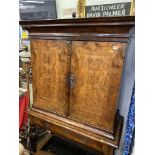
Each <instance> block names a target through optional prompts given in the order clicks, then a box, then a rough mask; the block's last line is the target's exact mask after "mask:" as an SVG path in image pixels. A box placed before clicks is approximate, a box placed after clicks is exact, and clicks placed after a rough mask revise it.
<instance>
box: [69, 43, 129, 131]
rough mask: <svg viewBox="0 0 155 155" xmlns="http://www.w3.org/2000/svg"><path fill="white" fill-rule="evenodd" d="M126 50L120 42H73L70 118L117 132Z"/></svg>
mask: <svg viewBox="0 0 155 155" xmlns="http://www.w3.org/2000/svg"><path fill="white" fill-rule="evenodd" d="M125 47H126V44H125V43H116V42H90V41H85V42H84V41H73V42H72V57H71V73H72V74H73V75H74V76H75V86H74V88H73V89H72V90H71V103H70V117H72V118H74V119H77V120H82V121H83V122H85V123H88V124H91V125H94V126H98V127H101V128H105V129H106V130H110V131H113V124H114V119H115V112H116V106H117V99H118V95H119V88H120V82H121V73H122V67H123V60H124V53H125ZM103 120H104V121H103Z"/></svg>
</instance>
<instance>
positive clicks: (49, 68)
mask: <svg viewBox="0 0 155 155" xmlns="http://www.w3.org/2000/svg"><path fill="white" fill-rule="evenodd" d="M68 48H69V44H68V43H67V41H56V40H31V54H32V78H33V96H34V101H33V102H34V103H33V105H34V106H36V107H39V108H42V109H45V110H48V111H52V112H55V113H58V114H62V115H65V112H66V107H67V104H68V102H69V86H68V80H67V79H68V74H69V73H68V72H69V66H70V64H69V63H70V56H69V50H68Z"/></svg>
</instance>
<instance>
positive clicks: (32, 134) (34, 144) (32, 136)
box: [29, 125, 38, 155]
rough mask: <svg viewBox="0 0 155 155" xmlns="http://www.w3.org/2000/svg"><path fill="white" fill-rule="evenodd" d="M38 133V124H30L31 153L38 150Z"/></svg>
mask: <svg viewBox="0 0 155 155" xmlns="http://www.w3.org/2000/svg"><path fill="white" fill-rule="evenodd" d="M37 139H38V137H37V133H36V126H35V125H31V126H30V136H29V140H30V141H29V146H30V148H29V149H30V154H31V155H32V154H34V153H35V152H36V148H37Z"/></svg>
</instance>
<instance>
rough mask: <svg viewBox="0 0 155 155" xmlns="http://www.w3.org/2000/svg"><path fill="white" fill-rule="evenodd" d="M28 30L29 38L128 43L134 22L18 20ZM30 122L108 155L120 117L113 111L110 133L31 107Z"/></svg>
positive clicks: (118, 19) (112, 19)
mask: <svg viewBox="0 0 155 155" xmlns="http://www.w3.org/2000/svg"><path fill="white" fill-rule="evenodd" d="M19 23H20V25H21V26H22V28H23V29H26V30H28V31H29V38H30V40H33V39H45V40H46V39H47V40H48V39H54V40H68V41H72V40H78V41H81V40H85V41H105V42H123V43H128V40H129V38H130V34H129V31H130V29H131V28H132V27H134V25H135V17H134V16H125V17H103V18H80V19H63V20H62V19H61V20H43V21H20V22H19ZM29 117H30V123H31V125H38V126H41V127H43V128H46V129H48V130H50V131H52V132H53V133H54V134H56V135H58V136H62V137H65V138H69V139H71V140H73V141H75V142H78V143H81V144H83V145H85V146H87V147H90V148H93V149H96V150H97V151H100V152H104V153H105V155H112V154H113V150H114V149H116V148H118V147H119V142H120V136H121V130H122V125H123V117H122V116H120V115H119V112H116V119H115V123H114V132H113V133H111V132H109V131H106V130H105V131H103V130H100V129H97V128H95V127H91V126H88V125H86V124H84V123H82V122H77V121H75V120H73V119H71V118H65V117H62V116H59V115H58V114H54V113H50V112H48V111H46V110H42V109H39V108H38V107H35V106H33V107H32V108H31V109H29Z"/></svg>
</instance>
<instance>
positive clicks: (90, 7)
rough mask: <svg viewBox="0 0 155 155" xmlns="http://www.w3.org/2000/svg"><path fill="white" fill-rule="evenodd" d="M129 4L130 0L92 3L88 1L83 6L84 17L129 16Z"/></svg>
mask: <svg viewBox="0 0 155 155" xmlns="http://www.w3.org/2000/svg"><path fill="white" fill-rule="evenodd" d="M131 2H132V1H131V0H109V1H96V3H94V1H91V0H88V1H87V3H86V6H85V17H88V18H89V17H104V16H106V17H110V16H129V15H130V9H131Z"/></svg>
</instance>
